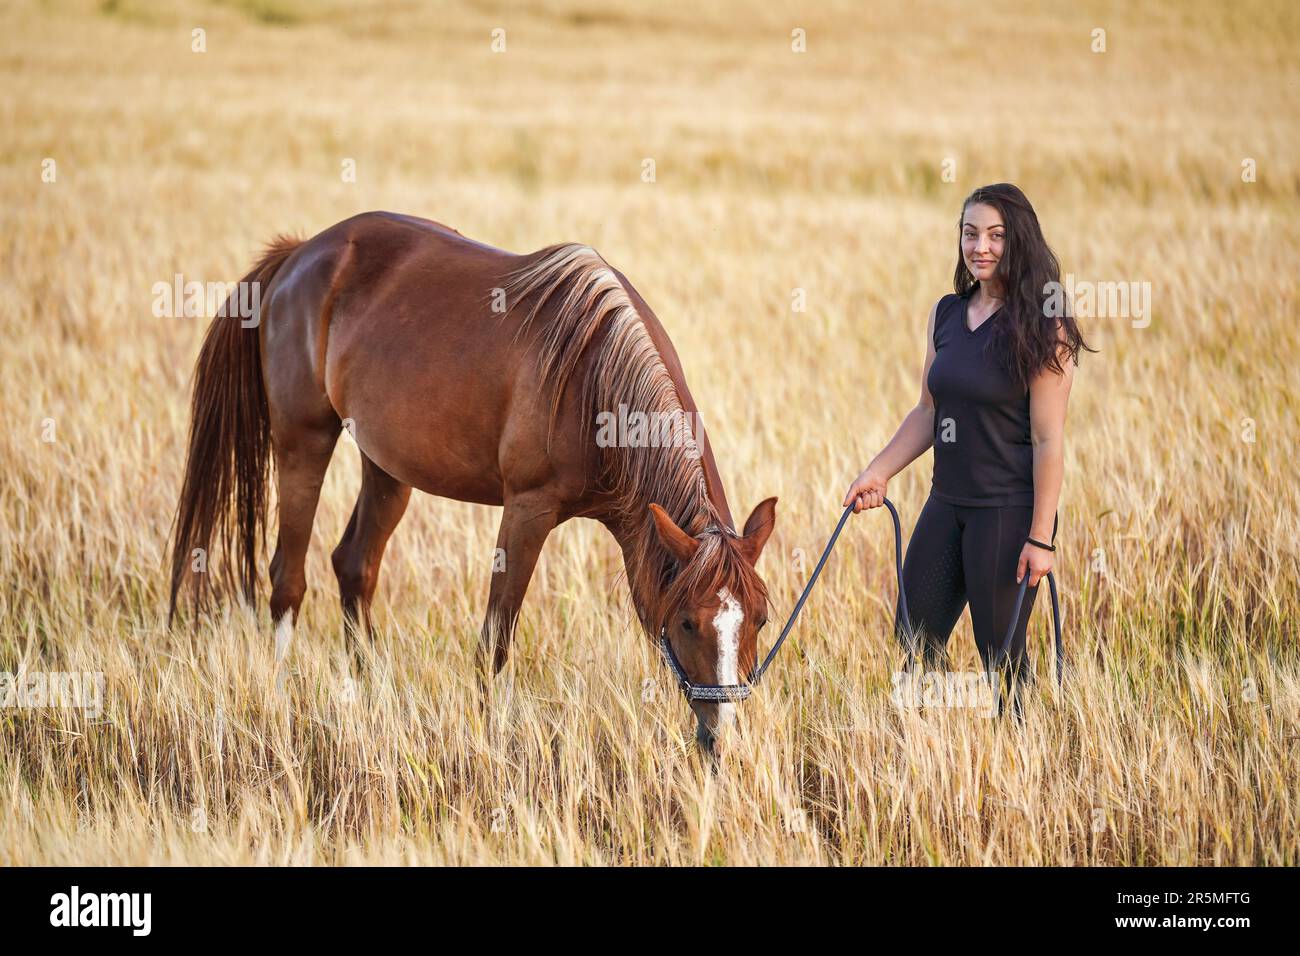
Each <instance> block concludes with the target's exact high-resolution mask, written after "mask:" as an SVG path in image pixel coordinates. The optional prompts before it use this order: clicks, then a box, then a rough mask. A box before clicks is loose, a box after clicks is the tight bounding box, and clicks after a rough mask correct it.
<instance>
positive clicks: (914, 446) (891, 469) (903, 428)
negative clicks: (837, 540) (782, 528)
mask: <svg viewBox="0 0 1300 956" xmlns="http://www.w3.org/2000/svg"><path fill="white" fill-rule="evenodd" d="M937 309H938V303H937V302H936V303H935V306H934V308H932V309H930V319H929V321H928V322H927V323H926V332H925V362H924V363H923V364H922V366H921V397H920V399H919V400H918V401H917V403H916V407H915V408H913V409H912V410H911V411H910V412H908V413H907V415H906V416H905V417H904V418H903V421H902V424H900V425H899V426H898V430H897V431H896V432H894V437H893V438H891V439H890V440H889V444H887V445H886V446H885V447H884V448H882V449H881V450H880V452H879V454H877V455H876V457H875V458H873V459H871V464H869V465H867V467H866V468H864V469H863V471H862V474H860V475H858V477H857V478H856V479H854V481H853V484H851V485H850V486H849V490H848V492H847V493H846V494H845V495H844V506H845V507H848V505H849V503H850V502H852V503H853V511H854V513H857V512H859V511H861V510H862V509H863V508H879V507H880V506H881V505H882V504H884V502H885V490H886V486H887V485H888V483H889V479H890V478H893V477H894V476H895V475H896V474H898V473H899V472H900V471H902V470H903V469H904V468H906V467H907V466H908V465H910V464H911V463H912V462H913V461H915V460H916V459H917V458H918V457H919V456H920V455H921V454H922V453H923V452H924V451H925V450H926V449H927V448H929V447H930V446H931V445H932V444H934V398H933V397H932V396H931V395H930V389H929V386H928V385H927V384H926V380H927V379H928V378H929V375H930V365H931V363H933V362H934V315H935V311H936V310H937Z"/></svg>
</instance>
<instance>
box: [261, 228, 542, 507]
mask: <svg viewBox="0 0 1300 956" xmlns="http://www.w3.org/2000/svg"><path fill="white" fill-rule="evenodd" d="M527 259H528V256H520V255H516V254H513V253H509V252H506V251H504V250H501V249H497V248H494V247H492V246H489V245H486V244H484V243H481V242H477V241H475V240H472V239H468V238H466V237H465V236H463V235H461V234H460V233H459V232H457V231H456V230H454V229H452V228H451V227H448V226H445V225H442V224H441V223H437V222H434V221H432V220H427V219H420V218H417V217H413V216H404V215H400V214H394V213H364V214H361V215H359V216H354V217H353V218H351V219H348V220H345V221H343V222H340V223H338V224H337V225H335V226H332V227H330V228H329V229H327V230H325V231H324V232H322V233H320V234H319V235H317V236H316V237H314V238H313V239H311V240H309V241H308V242H306V243H304V244H303V245H302V246H301V247H300V248H299V249H298V250H297V251H296V252H295V253H294V256H293V257H292V259H291V260H290V261H289V262H288V263H287V264H286V265H287V267H288V268H287V269H286V271H285V273H284V275H283V278H277V282H276V287H275V288H274V289H273V290H272V292H271V294H272V296H273V297H274V298H273V301H272V302H271V310H270V313H271V318H270V322H269V323H268V329H267V331H266V338H265V340H264V341H265V343H266V348H267V350H268V362H267V368H268V372H269V378H278V379H279V380H280V382H281V387H280V388H279V389H278V391H279V392H280V393H281V394H282V395H285V397H286V400H290V401H292V400H294V399H293V398H292V396H296V395H297V393H298V392H300V391H302V390H312V389H314V390H315V391H316V392H317V394H319V395H321V396H323V397H324V398H327V400H328V403H329V406H330V407H331V408H332V409H333V412H334V413H335V414H337V416H338V417H339V418H341V419H343V420H344V422H345V424H346V425H347V427H348V429H349V432H350V433H351V434H352V435H353V437H354V438H355V439H356V442H357V444H358V445H359V446H360V448H361V449H362V451H364V452H365V454H366V456H367V457H369V458H370V459H371V460H372V461H374V462H375V463H376V464H377V465H379V466H380V467H381V468H383V469H384V470H385V471H386V472H388V473H389V474H391V475H393V476H394V477H395V478H397V479H399V480H400V481H402V482H404V483H407V484H411V485H413V486H415V487H417V488H420V489H421V490H423V491H426V492H429V493H431V494H437V495H443V496H445V497H450V498H457V499H460V500H465V501H475V502H480V503H484V504H498V503H500V501H501V497H502V489H503V485H504V484H505V483H506V481H507V480H508V478H509V476H504V475H503V474H502V457H503V456H502V444H503V441H505V440H512V441H514V442H515V443H516V444H517V440H518V439H517V436H518V435H519V434H520V433H521V432H522V433H529V432H530V431H531V425H532V411H531V406H532V404H533V399H534V397H535V392H536V390H537V388H538V383H537V381H536V370H535V367H534V363H532V362H529V361H527V360H526V359H527V343H526V342H524V341H520V340H519V338H518V337H517V336H516V335H515V332H516V331H517V330H518V317H517V315H516V314H509V315H508V314H506V313H505V312H504V311H502V310H500V309H497V310H494V308H493V306H494V301H496V300H495V296H494V292H495V290H498V289H500V288H501V287H502V286H503V285H504V282H505V277H506V274H507V273H508V272H509V271H510V270H512V269H515V268H518V267H519V266H520V265H521V264H523V263H525V262H526V261H527ZM270 385H271V383H270V382H268V386H270ZM276 391H277V389H274V388H271V387H268V392H269V393H270V394H271V397H272V400H273V401H274V398H275V393H276ZM289 393H292V396H291V395H290V394H289ZM516 394H520V395H522V396H523V397H524V398H525V399H526V400H527V401H526V403H519V402H516V401H515V396H516ZM512 436H513V437H512ZM538 447H539V448H540V447H541V446H540V444H539V445H538ZM512 460H513V461H515V462H518V461H519V460H520V456H519V455H514V456H512ZM524 460H525V461H526V460H527V456H524ZM532 467H533V470H535V471H536V470H538V469H541V470H543V471H544V470H545V468H546V467H547V466H546V462H545V461H544V460H542V459H539V460H537V461H536V462H533V463H532ZM539 477H541V476H539Z"/></svg>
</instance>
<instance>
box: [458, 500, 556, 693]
mask: <svg viewBox="0 0 1300 956" xmlns="http://www.w3.org/2000/svg"><path fill="white" fill-rule="evenodd" d="M559 523H560V521H559V509H558V508H557V507H556V505H555V502H554V501H553V500H551V499H550V498H549V497H543V496H539V495H527V494H525V495H518V496H513V497H508V498H507V499H506V501H505V508H504V511H503V513H502V515H501V528H500V530H499V531H498V532H497V547H496V551H495V552H494V553H493V556H492V589H491V591H490V593H489V595H488V608H487V616H486V617H485V618H484V620H483V633H482V639H481V641H480V643H479V655H478V670H479V676H480V679H481V681H482V682H483V687H484V690H485V691H486V688H487V685H488V682H489V681H490V680H491V678H492V676H493V675H495V674H496V673H497V672H498V671H500V670H501V668H502V667H504V666H505V663H506V658H507V657H509V655H510V642H511V640H512V639H513V638H514V633H515V625H516V623H517V622H518V620H519V606H520V605H521V604H523V601H524V593H525V592H526V591H527V590H528V582H529V580H530V579H531V578H532V576H533V569H534V568H535V567H537V556H538V555H539V554H541V552H542V545H543V544H545V543H546V536H547V535H548V534H550V533H551V529H552V528H554V527H555V526H556V525H557V524H559ZM489 660H490V661H491V670H488V661H489Z"/></svg>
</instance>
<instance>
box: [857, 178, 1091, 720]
mask: <svg viewBox="0 0 1300 956" xmlns="http://www.w3.org/2000/svg"><path fill="white" fill-rule="evenodd" d="M960 231H961V239H960V242H959V245H958V259H957V268H956V273H955V275H954V277H953V288H954V290H955V292H954V294H952V295H945V296H944V297H943V298H942V299H940V300H939V301H938V303H936V304H935V306H934V308H933V309H932V310H931V311H930V320H929V327H928V331H927V337H926V354H925V365H924V367H923V368H922V371H921V398H920V401H918V402H917V404H916V407H915V408H913V409H912V410H911V411H910V412H909V413H908V414H907V417H906V418H904V419H903V422H902V424H901V425H899V426H898V430H897V432H895V434H894V437H893V438H892V439H891V440H890V442H889V444H887V445H886V446H885V447H884V448H883V449H881V450H880V453H879V454H878V455H876V457H875V458H873V459H872V460H871V463H870V464H869V465H867V467H866V468H865V469H864V470H863V472H862V474H860V475H858V477H857V479H856V480H854V482H853V484H852V485H851V486H849V490H848V494H846V495H845V496H844V504H845V506H847V505H849V504H850V503H852V504H853V510H854V511H855V512H856V511H861V510H862V509H863V508H878V507H880V505H881V504H882V503H883V501H884V498H885V489H886V486H887V484H888V482H889V479H891V478H892V477H894V475H896V474H898V473H899V472H900V471H902V470H903V469H904V468H905V467H907V465H908V464H909V463H911V462H912V461H913V460H914V459H915V458H917V457H918V456H920V455H921V454H922V453H923V452H924V451H925V450H926V449H927V448H929V447H931V446H932V445H933V446H934V477H933V481H932V483H931V488H930V497H929V499H928V500H927V501H926V503H925V506H924V507H923V508H922V509H921V514H920V517H919V518H918V519H917V522H916V527H915V529H914V530H913V532H912V539H911V542H910V543H909V544H908V547H907V556H906V559H905V561H904V565H903V590H904V593H905V594H906V596H907V607H908V612H909V616H910V618H911V624H912V627H913V628H914V629H915V631H916V634H917V639H918V640H920V641H922V642H923V643H922V645H921V646H922V647H923V648H924V651H925V663H926V667H927V669H932V668H940V669H944V668H946V663H945V662H946V657H947V653H946V651H947V643H948V636H949V634H950V633H951V632H952V628H953V625H954V624H956V623H957V618H958V617H959V616H960V615H961V611H962V608H963V607H964V606H965V605H966V602H967V601H969V602H970V612H971V624H972V625H973V628H974V631H975V643H976V645H977V646H978V648H979V652H980V657H981V659H982V660H983V662H984V666H985V669H986V670H987V669H989V668H990V667H991V666H993V665H994V664H995V661H994V660H993V655H994V653H995V652H996V650H997V648H998V647H999V646H1000V645H1001V643H1002V641H1003V639H1004V638H1005V636H1006V633H1007V628H1008V626H1009V624H1010V622H1011V614H1012V610H1013V606H1014V604H1015V599H1016V592H1017V590H1018V589H1019V582H1020V579H1021V578H1022V577H1023V576H1024V575H1025V574H1028V575H1029V584H1028V591H1027V593H1026V595H1025V602H1024V605H1023V607H1022V609H1021V612H1020V617H1019V620H1017V622H1016V626H1015V632H1014V634H1013V637H1012V641H1011V644H1010V646H1009V648H1008V653H1009V657H1010V666H1009V668H1008V671H1007V677H1008V680H1009V681H1011V682H1012V686H1013V687H1017V688H1018V687H1019V686H1020V685H1021V684H1023V683H1024V682H1026V681H1027V680H1028V679H1029V676H1030V671H1029V668H1028V666H1027V655H1026V652H1025V628H1026V626H1027V624H1028V621H1029V615H1030V611H1031V610H1032V608H1033V604H1034V598H1035V596H1036V595H1037V593H1038V582H1039V580H1040V579H1041V578H1042V577H1043V576H1044V575H1045V574H1047V572H1048V571H1050V570H1051V569H1052V565H1053V559H1054V557H1055V555H1054V550H1055V538H1056V506H1057V500H1058V499H1059V497H1060V493H1061V479H1062V476H1063V473H1064V456H1063V444H1062V442H1063V435H1064V431H1065V410H1066V403H1067V401H1068V399H1069V396H1070V385H1071V383H1072V380H1073V374H1074V367H1075V366H1076V365H1077V364H1078V359H1079V352H1080V350H1082V349H1087V350H1088V351H1095V350H1093V349H1088V346H1087V345H1086V344H1085V343H1084V341H1083V337H1082V336H1081V334H1080V332H1079V327H1078V325H1077V324H1076V323H1075V321H1074V319H1073V318H1072V317H1071V316H1070V315H1068V314H1065V315H1060V316H1058V315H1056V314H1055V313H1056V312H1057V311H1061V310H1058V309H1054V308H1052V307H1051V305H1052V304H1053V302H1059V301H1060V296H1059V295H1057V296H1055V297H1054V298H1053V297H1052V296H1051V292H1052V290H1053V289H1055V288H1059V286H1051V285H1049V283H1059V282H1060V266H1059V264H1058V263H1057V260H1056V256H1055V255H1054V254H1053V253H1052V250H1051V249H1050V248H1048V245H1047V242H1046V241H1045V240H1044V239H1043V233H1042V230H1041V229H1040V228H1039V225H1038V217H1037V216H1036V215H1035V214H1034V209H1033V206H1031V205H1030V204H1029V200H1028V199H1026V198H1025V195H1024V193H1022V192H1021V191H1020V190H1019V189H1017V188H1016V187H1015V186H1013V185H1011V184H1009V183H999V184H997V185H994V186H983V187H981V188H979V189H977V190H975V191H974V192H973V193H971V194H970V196H968V197H967V198H966V201H965V202H964V203H962V212H961V219H960ZM1065 311H1066V312H1067V313H1068V310H1065ZM901 617H902V616H901V613H899V614H898V615H897V619H896V625H895V628H896V632H897V634H898V635H899V638H900V640H903V641H904V642H906V641H907V635H906V632H905V630H904V628H903V622H902V619H901ZM905 646H906V645H905ZM1015 701H1016V705H1017V707H1016V711H1017V713H1019V712H1020V709H1019V696H1018V694H1017V695H1015Z"/></svg>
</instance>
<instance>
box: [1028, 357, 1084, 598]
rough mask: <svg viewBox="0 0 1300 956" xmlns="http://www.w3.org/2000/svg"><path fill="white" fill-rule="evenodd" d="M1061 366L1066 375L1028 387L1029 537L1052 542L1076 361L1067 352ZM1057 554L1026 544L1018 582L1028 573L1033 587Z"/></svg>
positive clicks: (1042, 376)
mask: <svg viewBox="0 0 1300 956" xmlns="http://www.w3.org/2000/svg"><path fill="white" fill-rule="evenodd" d="M1061 365H1062V367H1063V368H1064V369H1065V373H1064V374H1061V373H1058V372H1053V371H1047V370H1045V371H1043V372H1040V373H1039V374H1038V375H1037V376H1036V377H1035V378H1034V380H1033V381H1032V382H1030V384H1029V431H1030V438H1031V440H1032V441H1033V443H1034V517H1033V520H1032V522H1031V524H1030V526H1029V536H1030V537H1031V538H1034V539H1036V540H1038V541H1043V542H1046V543H1047V544H1051V543H1052V530H1053V528H1054V527H1055V524H1056V507H1057V504H1058V503H1059V502H1060V500H1061V481H1062V479H1063V478H1064V476H1065V410H1066V406H1067V405H1068V404H1069V401H1070V386H1071V385H1072V384H1074V360H1073V359H1072V358H1070V356H1069V355H1068V354H1066V353H1064V351H1063V352H1062V355H1061ZM1054 557H1055V554H1054V553H1053V552H1051V551H1048V550H1047V549H1046V548H1039V547H1036V546H1035V545H1032V544H1028V543H1026V544H1025V546H1024V547H1023V548H1022V549H1021V552H1020V563H1019V565H1018V566H1017V568H1016V580H1017V581H1019V580H1020V579H1021V578H1022V577H1024V575H1025V571H1026V570H1028V571H1029V586H1030V587H1033V586H1034V585H1036V584H1037V583H1038V582H1039V580H1040V579H1041V578H1042V577H1043V576H1044V575H1045V574H1047V572H1048V571H1050V570H1052V566H1053V560H1052V559H1053V558H1054Z"/></svg>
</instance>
